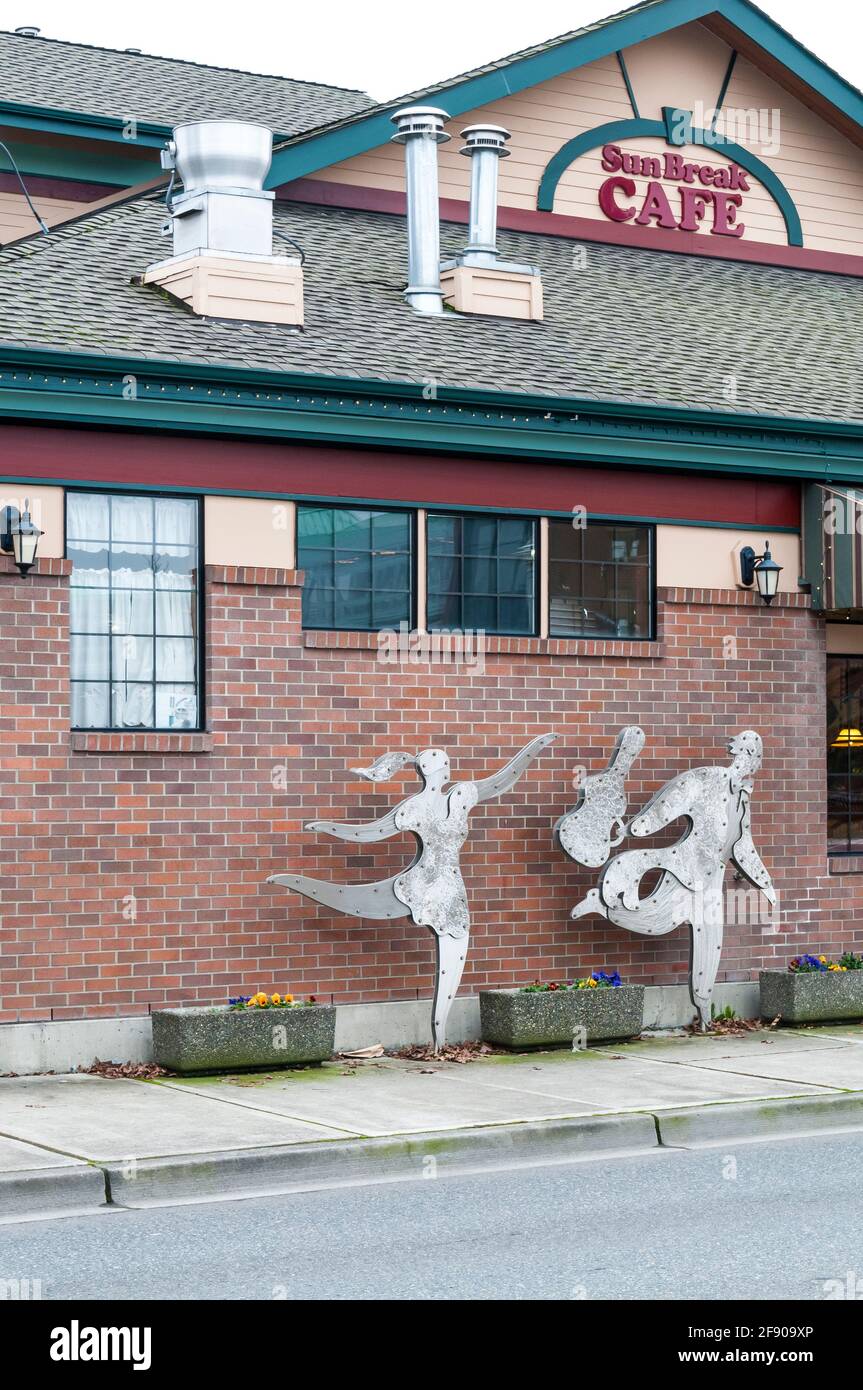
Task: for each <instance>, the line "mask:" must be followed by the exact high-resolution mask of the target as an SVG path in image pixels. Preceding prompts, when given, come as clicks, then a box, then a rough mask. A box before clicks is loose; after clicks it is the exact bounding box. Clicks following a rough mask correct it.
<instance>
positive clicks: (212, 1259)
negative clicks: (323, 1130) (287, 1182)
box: [0, 1134, 863, 1300]
mask: <svg viewBox="0 0 863 1390" xmlns="http://www.w3.org/2000/svg"><path fill="white" fill-rule="evenodd" d="M861 1171H863V1134H846V1135H836V1136H833V1137H829V1138H822V1137H811V1138H807V1139H799V1140H786V1141H785V1142H778V1143H770V1144H739V1145H737V1146H736V1147H735V1146H734V1145H729V1146H727V1148H722V1149H719V1148H715V1149H703V1150H700V1151H697V1152H682V1151H671V1150H666V1151H659V1152H657V1153H656V1154H651V1155H640V1156H638V1157H626V1158H615V1159H608V1158H603V1159H600V1160H596V1161H589V1162H581V1163H574V1164H568V1165H565V1166H559V1167H521V1168H519V1169H515V1170H509V1171H503V1172H490V1173H472V1174H469V1175H462V1176H453V1177H447V1176H445V1175H441V1176H437V1177H431V1178H429V1179H424V1180H420V1181H416V1182H411V1183H393V1184H381V1185H372V1186H365V1187H352V1188H341V1189H330V1190H326V1191H319V1192H309V1193H302V1194H295V1195H292V1196H286V1197H276V1198H261V1199H252V1200H246V1201H238V1202H221V1203H209V1204H199V1205H193V1206H185V1207H172V1208H161V1209H158V1210H150V1211H119V1210H114V1211H107V1212H105V1213H104V1214H100V1215H94V1216H88V1217H75V1218H64V1219H61V1220H55V1221H44V1222H28V1223H26V1224H20V1225H9V1226H0V1279H9V1278H15V1277H17V1278H29V1279H31V1280H32V1279H39V1280H41V1282H42V1296H43V1298H47V1299H67V1298H84V1299H103V1298H119V1299H136V1298H157V1299H172V1300H176V1299H199V1298H216V1299H261V1300H264V1299H267V1300H268V1299H274V1298H275V1299H285V1298H287V1299H306V1298H323V1299H374V1298H386V1299H392V1298H396V1299H398V1298H409V1299H449V1298H468V1299H536V1298H539V1299H588V1300H589V1299H601V1298H620V1299H627V1298H652V1299H669V1298H671V1299H692V1298H696V1299H703V1298H707V1299H734V1298H752V1299H761V1298H763V1299H777V1298H780V1299H781V1298H803V1299H824V1298H825V1296H826V1293H827V1290H826V1289H825V1284H826V1283H827V1281H830V1280H836V1281H840V1283H841V1284H843V1285H844V1284H846V1283H847V1281H848V1276H849V1272H851V1275H852V1278H859V1279H860V1286H859V1287H860V1293H861V1294H863V1204H861V1202H860V1173H861ZM858 1296H859V1295H858Z"/></svg>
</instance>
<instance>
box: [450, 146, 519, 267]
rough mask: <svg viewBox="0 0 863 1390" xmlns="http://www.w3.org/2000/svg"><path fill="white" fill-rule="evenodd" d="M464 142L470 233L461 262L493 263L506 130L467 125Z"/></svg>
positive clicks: (470, 263) (507, 152)
mask: <svg viewBox="0 0 863 1390" xmlns="http://www.w3.org/2000/svg"><path fill="white" fill-rule="evenodd" d="M461 134H462V139H463V140H464V141H465V144H464V145H463V146H462V148H461V150H460V151H459V153H460V154H464V155H467V156H468V157H469V159H470V161H471V166H470V232H469V238H468V244H467V246H466V247H465V249H464V252H463V254H462V257H461V259H462V264H463V265H486V266H493V265H494V264H495V263H496V261H497V180H498V168H499V165H500V161H501V160H502V159H507V158H508V157H509V150H508V149H506V148H505V145H506V141H507V140H509V138H510V134H509V131H508V130H504V128H503V126H500V125H469V126H466V127H465V129H464V130H463V131H462V133H461Z"/></svg>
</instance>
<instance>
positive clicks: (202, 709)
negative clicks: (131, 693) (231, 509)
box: [63, 484, 208, 734]
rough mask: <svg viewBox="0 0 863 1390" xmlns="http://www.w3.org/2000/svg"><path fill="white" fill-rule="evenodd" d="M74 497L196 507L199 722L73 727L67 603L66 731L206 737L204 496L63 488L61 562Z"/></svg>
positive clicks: (149, 490) (152, 490)
mask: <svg viewBox="0 0 863 1390" xmlns="http://www.w3.org/2000/svg"><path fill="white" fill-rule="evenodd" d="M73 494H75V495H78V494H89V495H91V496H93V495H95V496H97V497H150V498H153V499H154V501H155V499H156V498H159V497H162V498H168V499H169V500H170V501H177V502H194V503H195V506H196V508H197V528H196V529H197V543H198V564H197V574H196V579H197V582H196V586H195V616H196V621H197V637H196V641H195V647H196V662H195V668H196V677H197V679H196V681H195V688H196V691H197V697H198V699H197V705H198V719H197V723H196V724H195V725H194V726H192V725H184V726H183V727H182V728H176V727H175V728H168V727H166V726H162V725H158V724H151V725H148V726H147V727H146V728H134V729H132V728H129V727H128V726H123V725H118V724H107V725H101V726H99V727H97V726H96V725H93V724H88V725H78V724H74V723H73V722H72V698H71V697H72V661H71V647H72V625H71V603H70V622H69V626H68V628H67V636H68V639H69V728H70V730H71V732H72V733H73V734H200V733H206V732H207V729H208V725H207V644H206V626H205V625H206V602H205V594H204V590H205V587H206V585H205V565H206V560H205V556H204V537H205V525H204V511H205V507H204V500H205V494H204V493H198V492H194V493H190V492H172V491H170V490H168V489H163V488H147V489H140V490H139V489H137V488H122V487H94V486H92V484H91V485H89V486H85V485H83V484H80V485H76V486H73V487H66V488H64V490H63V557H64V559H66V560H68V559H69V497H70V496H71V495H73ZM154 544H155V542H154ZM69 579H70V588H71V574H70V576H69ZM109 592H110V589H109ZM107 636H108V639H109V642H110V641H111V639H112V637H113V633H112V632H111V630H110V612H109V629H108V633H107ZM155 638H156V634H155V631H154V633H153V663H154V664H153V669H154V671H155V661H156V644H155ZM107 684H108V691H109V708H112V706H113V699H112V696H111V686H112V681H111V680H110V679H109V680H108V683H107ZM152 685H153V713H154V716H155V711H156V698H155V689H156V682H155V680H154V681H153V682H152Z"/></svg>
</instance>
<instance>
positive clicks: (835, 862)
mask: <svg viewBox="0 0 863 1390" xmlns="http://www.w3.org/2000/svg"><path fill="white" fill-rule="evenodd" d="M827 870H828V873H831V874H863V854H831V855H828V857H827Z"/></svg>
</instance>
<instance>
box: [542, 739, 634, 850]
mask: <svg viewBox="0 0 863 1390" xmlns="http://www.w3.org/2000/svg"><path fill="white" fill-rule="evenodd" d="M643 747H644V730H643V729H639V727H638V725H637V724H628V725H627V726H626V728H625V729H621V731H620V733H619V734H618V736H617V742H616V744H615V745H614V752H613V753H612V755H611V760H610V762H609V764H608V767H607V768H606V769H605V771H604V772H600V773H598V774H597V775H596V776H593V777H585V779H584V781H583V782H582V784H581V787H580V789H579V791H580V795H579V799H578V802H577V803H576V805H575V806H574V807H573V809H572V810H571V811H567V813H566V815H565V816H561V818H560V820H559V821H558V822H557V825H556V826H555V827H554V835H555V839H556V840H557V843H558V844H559V845H560V848H561V849H562V850H563V852H564V854H568V855H569V857H570V859H574V860H575V861H576V863H578V864H584V865H586V867H587V868H589V869H601V868H602V866H603V864H604V863H605V862H606V860H607V859H608V856H609V854H610V853H611V851H612V850H613V849H617V847H618V845H620V844H622V843H623V840H624V838H625V836H626V829H625V823H624V819H623V818H624V816H625V815H626V779H627V777H628V776H629V773H630V771H631V769H632V764H633V763H634V762H635V759H636V758H637V757H638V755H639V753H640V752H641V750H642V748H643ZM615 833H616V838H615V839H612V838H611V837H612V834H615Z"/></svg>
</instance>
